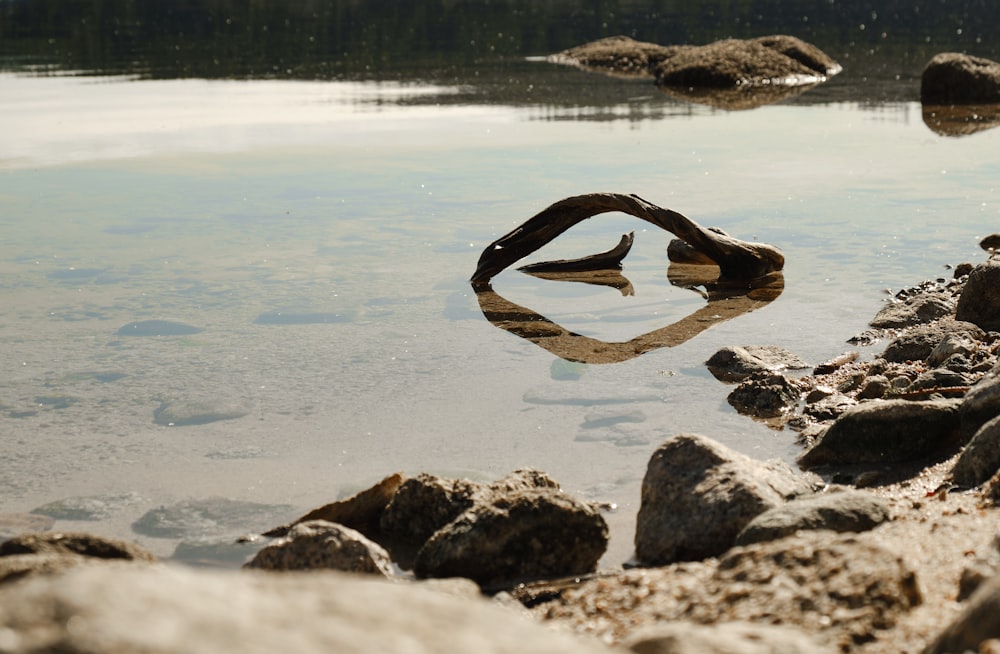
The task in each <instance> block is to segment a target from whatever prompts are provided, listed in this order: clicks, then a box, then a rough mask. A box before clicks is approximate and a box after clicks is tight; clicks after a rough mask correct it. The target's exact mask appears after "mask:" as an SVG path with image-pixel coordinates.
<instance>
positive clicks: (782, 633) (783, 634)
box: [622, 620, 837, 654]
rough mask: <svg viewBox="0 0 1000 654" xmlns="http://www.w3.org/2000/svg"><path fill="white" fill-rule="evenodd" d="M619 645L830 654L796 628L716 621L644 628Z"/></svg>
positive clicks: (673, 652) (639, 653) (670, 653)
mask: <svg viewBox="0 0 1000 654" xmlns="http://www.w3.org/2000/svg"><path fill="white" fill-rule="evenodd" d="M622 645H623V646H624V647H625V648H626V649H629V650H631V651H633V652H635V654H833V653H834V652H836V651H837V650H836V649H835V648H833V647H830V646H828V645H821V644H820V643H819V642H818V641H817V640H815V639H814V638H813V637H812V636H810V635H809V634H807V633H805V632H804V631H802V630H800V629H797V628H795V627H787V626H781V625H768V624H753V623H750V622H719V623H716V624H713V625H702V624H696V623H693V622H687V621H683V620H679V621H676V622H670V623H665V624H660V625H656V626H653V627H645V628H643V629H639V630H637V631H636V632H634V633H632V634H630V635H629V636H628V637H627V638H626V639H625V640H624V641H623V642H622Z"/></svg>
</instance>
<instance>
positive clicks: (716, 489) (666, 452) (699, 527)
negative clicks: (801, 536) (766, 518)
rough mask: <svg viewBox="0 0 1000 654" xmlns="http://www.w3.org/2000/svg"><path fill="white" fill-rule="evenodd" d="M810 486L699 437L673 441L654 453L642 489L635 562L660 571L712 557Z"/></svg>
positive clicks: (779, 466)
mask: <svg viewBox="0 0 1000 654" xmlns="http://www.w3.org/2000/svg"><path fill="white" fill-rule="evenodd" d="M812 481H813V478H811V477H808V476H806V477H804V476H800V475H797V474H796V473H795V472H794V471H793V470H792V469H791V468H789V467H788V466H787V465H785V464H783V463H781V462H777V461H774V462H759V461H755V460H753V459H750V458H749V457H747V456H744V455H742V454H739V453H738V452H735V451H733V450H731V449H729V448H727V447H725V446H723V445H721V444H719V443H716V442H714V441H712V440H710V439H708V438H705V437H704V436H698V435H695V434H681V435H679V436H675V437H674V438H672V439H670V440H668V441H667V442H665V443H664V444H663V445H661V446H660V448H659V449H657V451H656V452H654V453H653V456H652V458H651V459H650V461H649V465H648V467H647V470H646V475H645V477H644V479H643V482H642V503H641V506H640V508H639V514H638V517H637V524H636V533H635V552H636V557H637V558H638V559H639V560H640V561H642V562H643V563H645V564H648V565H665V564H667V563H671V562H674V561H684V560H699V559H704V558H706V557H710V556H717V555H718V554H721V553H722V552H724V551H726V550H727V549H729V547H731V546H732V545H733V543H734V541H735V540H736V536H737V535H738V534H739V533H740V531H742V529H743V528H744V527H745V526H746V525H747V524H748V523H749V522H750V521H751V520H752V519H753V518H755V517H756V516H758V515H760V514H761V513H763V512H765V511H767V510H768V509H772V508H774V507H776V506H780V505H782V504H784V503H785V501H787V499H789V498H790V497H793V496H795V495H801V494H804V493H809V492H811V491H812V486H811V482H812Z"/></svg>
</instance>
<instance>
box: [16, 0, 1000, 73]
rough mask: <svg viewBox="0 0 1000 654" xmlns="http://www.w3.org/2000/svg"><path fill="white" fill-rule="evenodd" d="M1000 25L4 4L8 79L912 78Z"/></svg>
mask: <svg viewBox="0 0 1000 654" xmlns="http://www.w3.org/2000/svg"><path fill="white" fill-rule="evenodd" d="M997 25H1000V3H992V2H989V1H988V0H978V1H975V2H973V1H966V2H961V1H959V2H955V1H953V0H928V1H926V2H917V3H915V4H914V3H913V2H912V0H911V1H908V2H907V1H890V2H879V3H871V2H841V1H837V0H795V1H781V0H703V1H701V2H692V1H690V0H687V1H680V0H618V1H613V0H589V1H582V2H581V1H577V2H574V1H570V0H548V1H543V0H406V1H402V0H395V1H390V0H243V1H236V0H90V1H86V0H0V70H8V71H9V70H20V71H25V70H35V71H38V72H60V71H75V72H84V73H94V74H131V75H138V76H142V77H152V78H170V77H204V78H256V77H282V78H300V79H404V80H405V79H421V80H428V81H443V80H447V81H455V80H456V79H458V78H461V77H464V76H465V75H467V74H468V73H469V71H473V70H475V69H477V68H478V67H482V66H483V65H486V64H488V65H497V64H498V63H502V62H504V61H511V60H520V59H522V58H523V57H525V56H529V55H544V54H548V53H551V52H556V51H559V50H561V49H564V48H567V47H570V46H573V45H578V44H580V43H584V42H586V41H590V40H593V39H596V38H600V37H602V36H609V35H613V34H627V35H629V36H632V37H633V38H637V39H641V40H646V41H653V42H657V43H706V42H709V41H712V40H716V39H719V38H724V37H728V36H735V37H748V36H760V35H762V34H769V33H785V34H793V35H795V36H799V37H800V38H803V39H806V40H808V41H811V42H813V43H815V44H816V45H818V46H820V47H821V48H823V49H824V50H826V51H827V52H829V53H830V54H831V55H833V56H834V57H835V58H838V59H839V60H841V61H842V63H844V64H845V66H849V65H851V63H852V62H853V63H856V64H857V65H864V66H870V67H872V70H873V71H875V72H874V73H873V74H875V75H878V74H879V73H878V71H880V70H881V71H883V72H885V71H888V73H895V74H899V73H903V74H905V75H912V74H914V71H916V72H919V69H920V67H922V65H923V64H924V63H925V62H926V61H927V59H929V57H930V56H932V55H933V54H934V53H936V52H941V51H943V50H960V51H965V52H969V53H972V54H981V55H982V56H987V57H995V56H996V55H997V53H998V49H1000V46H998V43H1000V35H998V33H997V30H996V26H997ZM888 73H887V74H888Z"/></svg>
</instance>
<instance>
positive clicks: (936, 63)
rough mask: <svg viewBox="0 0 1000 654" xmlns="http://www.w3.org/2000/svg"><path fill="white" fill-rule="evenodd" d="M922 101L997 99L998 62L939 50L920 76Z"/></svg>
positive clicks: (999, 86) (999, 90)
mask: <svg viewBox="0 0 1000 654" xmlns="http://www.w3.org/2000/svg"><path fill="white" fill-rule="evenodd" d="M920 101H921V102H922V103H923V104H930V105H938V104H986V103H991V102H1000V63H997V62H995V61H992V60H990V59H984V58H982V57H973V56H971V55H967V54H962V53H959V52H942V53H940V54H937V55H934V57H933V58H932V59H931V60H930V61H929V62H928V63H927V65H926V66H925V67H924V72H923V74H922V75H921V78H920Z"/></svg>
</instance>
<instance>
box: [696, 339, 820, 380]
mask: <svg viewBox="0 0 1000 654" xmlns="http://www.w3.org/2000/svg"><path fill="white" fill-rule="evenodd" d="M705 365H706V366H708V370H709V372H711V373H712V375H714V376H715V378H716V379H718V380H719V381H723V382H739V381H743V380H744V379H746V378H747V377H750V376H751V375H755V374H758V373H769V372H777V371H779V370H786V369H793V370H795V369H802V368H808V367H809V364H807V363H806V362H805V361H803V360H802V359H800V358H799V357H798V356H796V355H795V354H793V353H791V352H789V351H788V350H786V349H784V348H780V347H776V346H774V345H746V346H744V347H738V346H729V347H724V348H722V349H721V350H719V351H718V352H716V353H715V354H713V355H712V356H711V357H710V358H709V359H708V361H706V362H705Z"/></svg>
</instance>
